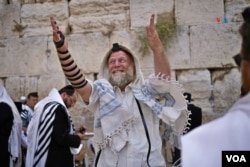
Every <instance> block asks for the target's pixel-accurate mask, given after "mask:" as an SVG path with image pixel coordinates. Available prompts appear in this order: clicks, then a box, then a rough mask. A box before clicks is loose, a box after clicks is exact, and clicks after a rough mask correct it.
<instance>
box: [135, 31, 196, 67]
mask: <svg viewBox="0 0 250 167" xmlns="http://www.w3.org/2000/svg"><path fill="white" fill-rule="evenodd" d="M141 35H143V33H141V34H140V33H137V36H141ZM167 40H168V39H167ZM189 40H190V39H189V28H188V26H177V27H176V33H175V34H174V35H173V37H172V38H171V39H169V40H168V42H167V45H166V46H165V51H166V56H167V57H168V59H169V61H170V65H171V69H187V68H195V67H194V66H193V65H192V62H191V61H192V59H191V58H190V48H189V44H190V43H189ZM142 43H143V41H141V40H140V39H138V38H137V39H136V42H135V46H136V50H137V53H138V55H140V61H141V67H142V68H153V67H154V64H153V54H152V51H151V49H150V48H149V47H148V51H147V52H146V53H145V54H143V53H142V52H141V51H140V47H141V45H142ZM146 44H147V41H146Z"/></svg>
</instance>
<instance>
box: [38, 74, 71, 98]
mask: <svg viewBox="0 0 250 167" xmlns="http://www.w3.org/2000/svg"><path fill="white" fill-rule="evenodd" d="M67 84H68V82H67V80H66V78H65V76H64V74H63V73H51V74H48V75H41V76H39V79H38V81H37V89H38V93H39V98H40V99H42V98H44V97H46V96H48V94H49V92H50V91H51V90H52V88H56V89H58V90H59V89H61V88H62V87H64V86H66V85H67Z"/></svg>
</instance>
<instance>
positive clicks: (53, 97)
mask: <svg viewBox="0 0 250 167" xmlns="http://www.w3.org/2000/svg"><path fill="white" fill-rule="evenodd" d="M49 103H53V104H52V105H49V106H47V108H46V109H45V110H44V107H45V106H46V105H48V104H49ZM58 104H61V105H63V106H64V107H65V111H66V112H67V114H68V116H69V113H68V110H67V108H66V106H65V104H64V102H63V100H62V98H61V96H60V94H59V92H58V90H56V89H55V88H54V89H52V90H51V91H50V93H49V95H48V96H47V97H46V98H44V99H43V100H41V101H39V102H38V103H37V104H36V106H35V110H34V115H33V117H32V119H31V122H30V124H29V126H28V130H27V138H28V149H27V155H26V166H27V167H32V166H36V167H44V166H45V163H46V158H47V154H48V146H49V144H50V141H51V134H52V131H53V126H49V125H51V124H52V122H53V121H54V119H55V112H54V111H55V109H56V107H57V105H58ZM42 122H43V123H42ZM44 122H46V123H44ZM69 124H70V127H71V129H70V134H74V129H73V125H72V123H71V122H70V121H69ZM39 126H41V127H42V126H44V130H41V129H42V128H39ZM39 134H40V135H39ZM41 136H45V139H43V140H42V142H39V139H40V137H41ZM70 150H71V152H72V154H73V153H75V150H76V148H70Z"/></svg>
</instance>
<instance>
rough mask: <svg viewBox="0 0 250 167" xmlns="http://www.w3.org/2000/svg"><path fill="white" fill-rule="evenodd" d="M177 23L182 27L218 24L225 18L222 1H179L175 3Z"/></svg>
mask: <svg viewBox="0 0 250 167" xmlns="http://www.w3.org/2000/svg"><path fill="white" fill-rule="evenodd" d="M175 13H176V14H175V15H176V22H177V24H180V25H183V24H185V25H196V24H208V23H216V18H217V17H223V16H224V4H223V1H222V0H209V1H208V0H177V1H175Z"/></svg>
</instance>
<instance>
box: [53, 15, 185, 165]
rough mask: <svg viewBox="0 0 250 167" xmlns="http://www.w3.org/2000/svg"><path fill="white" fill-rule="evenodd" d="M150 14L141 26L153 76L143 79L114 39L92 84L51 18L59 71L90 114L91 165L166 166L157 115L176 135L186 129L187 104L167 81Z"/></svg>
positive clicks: (132, 58)
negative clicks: (92, 151) (147, 45)
mask: <svg viewBox="0 0 250 167" xmlns="http://www.w3.org/2000/svg"><path fill="white" fill-rule="evenodd" d="M154 17H155V16H154V15H152V16H151V19H150V25H149V26H148V27H147V29H146V30H147V36H148V41H149V47H150V48H151V49H152V51H153V56H154V69H155V74H154V75H152V76H151V77H150V78H149V79H148V80H146V81H144V79H143V76H142V73H141V70H140V65H139V60H138V58H137V57H136V56H134V54H133V53H132V52H131V51H130V50H129V49H127V48H126V47H124V46H123V45H120V44H118V43H114V44H113V47H112V48H111V49H110V50H109V51H108V52H107V54H106V56H105V57H104V60H103V63H102V65H101V68H100V73H99V75H100V79H98V80H96V81H95V82H92V81H90V80H86V79H85V76H84V73H83V72H82V70H80V68H79V67H78V66H77V64H76V62H75V61H74V59H73V57H72V56H71V55H70V52H69V50H68V45H67V41H66V40H64V39H65V38H64V35H63V34H62V32H61V31H59V28H58V26H57V24H56V22H55V20H54V18H53V17H51V25H52V28H53V37H54V42H55V46H56V48H57V52H58V56H59V59H60V63H61V65H62V69H63V71H64V74H65V76H66V77H67V79H68V80H69V81H70V82H71V84H72V85H73V86H74V87H75V88H76V91H77V92H78V94H79V95H80V97H81V101H82V104H83V106H84V107H86V108H88V109H89V110H90V111H94V114H95V120H94V140H93V145H94V147H95V153H96V158H95V166H98V167H145V166H151V167H165V166H166V164H165V159H164V157H163V156H162V152H161V149H162V140H161V136H160V132H159V119H162V120H163V121H165V122H166V123H167V124H168V125H170V126H171V127H172V129H173V132H174V134H175V135H176V136H178V135H181V134H182V133H183V132H184V131H185V127H186V124H187V121H188V112H187V103H186V100H185V98H184V96H183V95H182V92H181V90H180V87H179V86H180V85H179V84H178V83H177V82H176V81H173V80H170V71H171V70H170V65H169V62H168V59H167V56H166V55H165V50H164V47H163V45H162V43H161V41H160V39H159V36H158V33H157V31H156V29H155V25H154ZM91 45H93V44H91ZM83 54H84V53H83ZM97 56H99V55H97Z"/></svg>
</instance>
